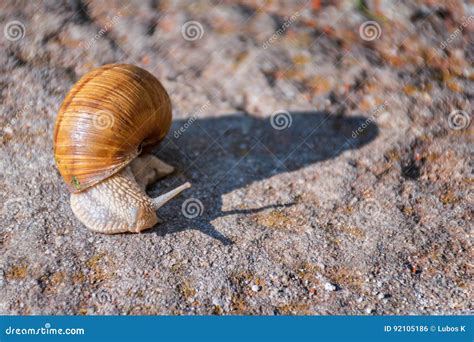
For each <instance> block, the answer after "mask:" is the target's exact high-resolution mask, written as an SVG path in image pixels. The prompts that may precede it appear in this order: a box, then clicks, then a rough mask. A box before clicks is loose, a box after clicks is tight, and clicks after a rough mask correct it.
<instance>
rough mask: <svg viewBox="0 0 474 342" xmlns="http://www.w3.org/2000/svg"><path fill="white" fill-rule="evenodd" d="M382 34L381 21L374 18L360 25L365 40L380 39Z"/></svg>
mask: <svg viewBox="0 0 474 342" xmlns="http://www.w3.org/2000/svg"><path fill="white" fill-rule="evenodd" d="M381 34H382V28H381V27H380V25H379V23H378V22H376V21H373V20H369V21H366V22H364V23H362V25H360V26H359V35H360V37H361V38H362V39H363V40H365V41H368V42H370V41H372V40H375V39H378V38H379V37H380V35H381Z"/></svg>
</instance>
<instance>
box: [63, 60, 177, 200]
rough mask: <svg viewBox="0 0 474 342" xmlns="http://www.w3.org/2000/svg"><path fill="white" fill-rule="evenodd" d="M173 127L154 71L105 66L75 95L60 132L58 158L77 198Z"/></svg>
mask: <svg viewBox="0 0 474 342" xmlns="http://www.w3.org/2000/svg"><path fill="white" fill-rule="evenodd" d="M170 126H171V102H170V98H169V96H168V94H167V92H166V90H165V89H164V88H163V86H162V85H161V83H160V82H159V81H158V80H157V79H156V78H155V77H154V76H153V75H152V74H150V73H149V72H148V71H146V70H143V69H141V68H139V67H137V66H133V65H128V64H109V65H104V66H102V67H100V68H98V69H95V70H93V71H91V72H89V73H87V74H85V75H84V76H83V77H82V78H81V79H80V80H79V81H78V82H77V83H76V84H75V85H74V86H73V88H72V89H71V90H70V91H69V93H68V94H67V96H66V98H65V99H64V102H63V104H62V106H61V108H60V109H59V113H58V116H57V119H56V124H55V127H54V157H55V160H56V164H57V166H58V169H59V172H60V173H61V175H62V177H63V178H64V180H65V182H66V184H67V185H68V188H69V190H70V191H71V192H72V193H77V192H80V191H83V190H85V189H88V188H90V187H91V186H93V185H95V184H97V183H99V182H100V181H102V180H104V179H106V178H108V177H110V176H111V175H114V174H116V173H117V172H119V171H120V170H122V169H123V168H124V167H126V166H127V165H128V164H130V162H131V161H132V160H133V159H134V158H135V157H136V156H138V155H139V154H140V152H141V151H142V149H144V148H147V147H152V146H154V145H156V144H157V143H159V142H160V141H161V140H162V139H163V138H164V137H165V135H166V134H167V133H168V131H169V129H170Z"/></svg>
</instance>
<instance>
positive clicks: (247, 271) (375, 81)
mask: <svg viewBox="0 0 474 342" xmlns="http://www.w3.org/2000/svg"><path fill="white" fill-rule="evenodd" d="M473 27H474V6H473V4H472V2H469V1H435V0H425V1H401V0H399V1H397V0H395V1H384V0H371V1H370V0H367V1H363V0H347V1H343V0H340V1H338V0H334V1H329V0H328V1H323V0H320V1H318V0H313V1H195V2H186V1H182V2H181V1H179V2H178V1H9V0H7V1H2V2H1V4H0V29H1V31H0V33H1V36H0V43H1V50H0V70H1V72H0V91H1V93H0V96H1V112H0V116H1V123H0V132H1V138H0V139H1V140H0V143H1V159H0V187H1V189H2V191H1V193H0V195H1V197H0V200H1V206H0V209H1V225H0V250H1V253H0V294H1V295H0V313H2V314H118V313H120V314H265V315H271V314H463V313H468V312H470V310H472V304H471V303H470V300H469V290H470V288H471V284H470V281H469V272H470V270H471V268H470V264H469V262H470V258H469V251H470V250H471V247H472V246H471V242H470V240H469V233H470V231H469V223H468V222H470V220H472V204H473V190H472V180H473V178H472V159H471V158H470V156H471V155H472V136H473V135H472V125H471V119H472V107H471V104H472V98H473V87H472V80H473V65H472V62H473V56H474V50H473V44H472V42H473V36H474V34H473ZM108 63H131V64H135V65H138V66H140V67H142V68H145V69H146V70H148V71H149V72H151V73H152V74H154V75H155V76H156V77H157V78H158V79H159V80H160V81H161V82H162V83H163V85H164V86H165V88H166V89H167V90H168V92H169V94H170V97H171V100H172V103H173V117H174V121H173V126H172V128H171V131H170V133H169V135H168V138H167V139H166V140H165V141H164V142H163V143H162V144H161V146H160V147H159V148H157V149H156V151H155V154H156V155H157V156H159V157H160V158H162V159H163V160H165V161H166V162H168V163H170V164H172V165H175V166H176V167H177V172H176V173H175V174H173V175H172V176H171V177H168V178H166V179H165V180H163V181H161V182H159V183H158V184H157V185H156V186H154V187H152V188H151V189H149V193H150V195H153V196H156V195H158V194H159V193H162V192H163V191H166V190H167V189H170V188H172V187H174V186H176V185H178V184H181V183H183V182H184V181H190V182H192V183H193V188H192V189H191V190H190V191H189V192H187V193H186V195H185V196H183V197H182V198H180V199H179V200H176V202H173V203H171V204H170V205H168V206H166V207H165V208H163V209H162V210H160V213H159V215H160V217H162V218H163V219H164V221H165V222H164V223H162V224H160V225H157V226H156V227H155V228H153V229H152V230H150V231H149V232H147V233H144V234H140V235H133V234H123V235H116V236H103V235H98V234H94V233H92V232H89V231H88V230H87V229H86V228H85V227H84V226H82V225H81V224H80V223H79V222H78V221H77V220H76V219H75V217H74V216H73V214H72V212H71V210H70V208H69V195H68V192H67V189H66V186H65V185H64V184H63V181H62V179H61V178H60V175H59V173H58V172H57V170H56V167H55V165H54V160H53V156H52V130H53V126H54V120H55V117H56V113H57V111H58V109H59V106H60V104H61V102H62V100H63V99H64V97H65V95H66V94H67V92H68V91H69V89H70V88H71V87H72V85H73V84H74V83H75V82H76V81H77V80H78V79H79V78H80V77H81V76H82V75H83V74H84V73H86V72H88V71H90V70H92V69H94V68H96V67H99V66H101V65H104V64H108ZM189 203H192V204H193V206H194V208H195V209H196V208H197V211H192V213H191V214H190V213H189V211H188V209H189V208H186V205H187V204H189ZM196 213H197V214H196Z"/></svg>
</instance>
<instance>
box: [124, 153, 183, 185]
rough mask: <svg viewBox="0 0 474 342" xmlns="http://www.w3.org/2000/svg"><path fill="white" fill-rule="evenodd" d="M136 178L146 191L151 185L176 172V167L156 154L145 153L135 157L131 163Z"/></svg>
mask: <svg viewBox="0 0 474 342" xmlns="http://www.w3.org/2000/svg"><path fill="white" fill-rule="evenodd" d="M130 168H131V170H132V173H133V175H134V176H135V180H136V181H137V183H138V185H139V186H140V188H141V189H142V190H143V191H144V190H145V189H146V188H147V187H148V186H149V185H151V184H153V183H155V182H156V181H157V180H159V179H161V178H164V177H166V176H168V175H170V174H172V173H173V172H174V167H173V166H171V165H169V164H166V163H165V162H164V161H162V160H160V159H158V158H157V157H155V156H154V155H151V154H145V155H142V156H139V157H137V158H135V159H134V160H133V161H132V163H131V164H130Z"/></svg>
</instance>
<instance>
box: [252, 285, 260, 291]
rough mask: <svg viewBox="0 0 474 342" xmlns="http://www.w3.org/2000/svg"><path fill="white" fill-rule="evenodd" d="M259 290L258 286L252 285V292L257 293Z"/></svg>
mask: <svg viewBox="0 0 474 342" xmlns="http://www.w3.org/2000/svg"><path fill="white" fill-rule="evenodd" d="M260 289H261V287H260V286H258V285H256V284H254V285H252V291H253V292H258V291H260Z"/></svg>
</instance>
